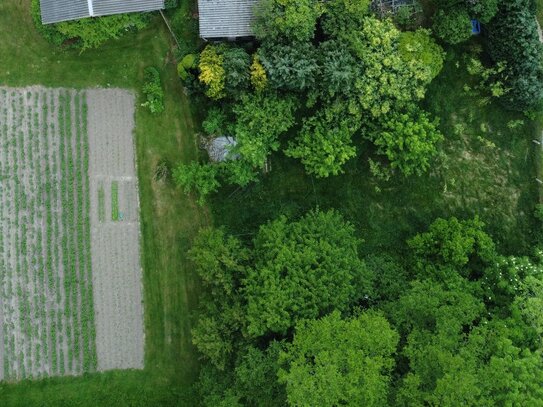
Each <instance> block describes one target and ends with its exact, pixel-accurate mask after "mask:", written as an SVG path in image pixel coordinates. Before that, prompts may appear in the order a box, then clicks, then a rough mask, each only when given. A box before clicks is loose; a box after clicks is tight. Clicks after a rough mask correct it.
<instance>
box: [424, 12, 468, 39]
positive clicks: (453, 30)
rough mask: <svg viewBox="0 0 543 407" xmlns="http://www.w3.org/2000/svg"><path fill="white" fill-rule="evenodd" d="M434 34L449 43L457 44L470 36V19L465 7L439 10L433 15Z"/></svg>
mask: <svg viewBox="0 0 543 407" xmlns="http://www.w3.org/2000/svg"><path fill="white" fill-rule="evenodd" d="M433 28H434V32H435V34H436V36H438V37H439V38H441V39H442V40H443V41H444V42H447V43H449V44H459V43H461V42H464V41H467V40H469V39H470V38H471V19H470V18H469V14H468V12H467V10H466V9H464V8H458V9H452V10H447V11H444V10H439V11H438V12H437V14H436V16H435V17H434V25H433Z"/></svg>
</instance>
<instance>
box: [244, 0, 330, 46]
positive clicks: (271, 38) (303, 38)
mask: <svg viewBox="0 0 543 407" xmlns="http://www.w3.org/2000/svg"><path fill="white" fill-rule="evenodd" d="M321 14H322V7H321V5H320V3H319V2H318V1H316V0H260V1H259V3H258V5H257V6H256V7H255V22H254V25H253V31H254V33H255V35H256V37H257V38H258V39H259V40H261V41H265V42H275V43H277V42H284V43H291V42H293V41H295V42H307V41H309V40H311V39H312V38H313V36H314V34H315V27H316V25H317V19H318V18H319V16H320V15H321Z"/></svg>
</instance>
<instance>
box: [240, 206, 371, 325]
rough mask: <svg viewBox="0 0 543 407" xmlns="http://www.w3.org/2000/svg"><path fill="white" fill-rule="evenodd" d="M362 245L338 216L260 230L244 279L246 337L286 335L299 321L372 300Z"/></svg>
mask: <svg viewBox="0 0 543 407" xmlns="http://www.w3.org/2000/svg"><path fill="white" fill-rule="evenodd" d="M359 243H360V242H359V240H358V239H357V238H356V237H355V236H354V228H353V226H352V225H351V224H349V223H348V222H345V221H344V220H343V218H342V217H341V215H339V214H338V213H337V212H334V211H329V212H320V211H316V212H310V213H309V214H307V215H306V216H304V217H303V218H301V219H300V220H299V221H297V222H289V221H288V220H287V219H286V218H285V217H281V218H279V219H277V220H275V221H273V222H271V223H269V224H267V225H264V226H262V227H261V228H260V230H259V232H258V235H257V236H256V238H255V241H254V247H255V248H254V257H255V265H254V267H252V268H249V269H248V271H247V277H246V279H245V295H246V298H247V321H248V328H247V330H248V333H249V334H250V335H251V336H260V335H265V334H267V333H269V332H275V333H280V334H284V333H286V332H287V330H288V329H289V328H291V327H292V326H294V325H295V323H296V322H297V321H298V320H300V319H304V318H317V317H318V316H320V315H322V314H324V313H327V312H329V311H331V310H333V309H338V310H344V309H346V308H347V307H348V306H349V304H350V303H351V302H352V301H353V300H354V299H355V298H359V297H361V296H363V295H365V294H370V293H371V278H370V276H369V275H368V272H367V269H366V267H365V265H364V262H363V261H362V260H361V259H360V258H359V255H358V246H359Z"/></svg>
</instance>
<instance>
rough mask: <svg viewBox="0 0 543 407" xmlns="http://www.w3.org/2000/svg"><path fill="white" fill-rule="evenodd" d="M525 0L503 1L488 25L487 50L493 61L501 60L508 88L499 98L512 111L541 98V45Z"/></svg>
mask: <svg viewBox="0 0 543 407" xmlns="http://www.w3.org/2000/svg"><path fill="white" fill-rule="evenodd" d="M529 3H531V2H530V1H528V0H514V1H504V2H502V3H501V4H500V7H499V11H498V14H497V15H496V17H495V18H494V19H493V20H492V23H491V24H489V26H488V51H489V53H490V56H491V57H492V59H493V60H494V61H495V62H502V61H503V62H505V64H506V68H507V69H506V70H505V71H504V72H503V73H502V78H501V79H502V81H503V82H504V85H505V87H506V88H509V89H510V90H509V91H508V92H507V94H506V95H505V96H504V97H503V102H504V104H505V106H506V107H507V108H509V109H513V110H521V111H524V110H533V109H537V108H539V107H540V105H541V100H542V98H543V68H542V52H543V46H542V45H541V43H540V42H539V37H538V33H537V25H536V21H535V16H534V13H533V12H532V11H530V7H529Z"/></svg>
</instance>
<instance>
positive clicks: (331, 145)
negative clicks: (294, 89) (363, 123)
mask: <svg viewBox="0 0 543 407" xmlns="http://www.w3.org/2000/svg"><path fill="white" fill-rule="evenodd" d="M344 112H345V105H344V104H342V103H336V104H334V105H331V106H330V107H328V108H325V109H324V110H321V111H319V112H318V113H317V115H316V116H314V117H311V118H309V119H308V120H306V121H304V124H303V127H302V129H301V130H300V132H299V133H298V135H297V136H296V138H295V139H294V141H293V142H291V143H290V144H289V148H288V149H287V150H285V154H286V155H288V156H290V157H294V158H299V159H300V161H301V162H302V164H304V166H305V169H306V171H307V173H309V174H314V175H316V176H317V177H328V176H330V175H338V174H340V173H342V172H343V169H342V168H343V165H344V164H345V162H347V161H348V160H349V159H351V158H353V157H354V156H355V155H356V148H355V147H354V146H353V145H352V140H351V139H352V136H353V134H354V133H355V132H356V131H357V130H358V127H359V123H358V122H357V121H356V120H355V119H354V118H353V117H352V116H349V115H345V114H344Z"/></svg>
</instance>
